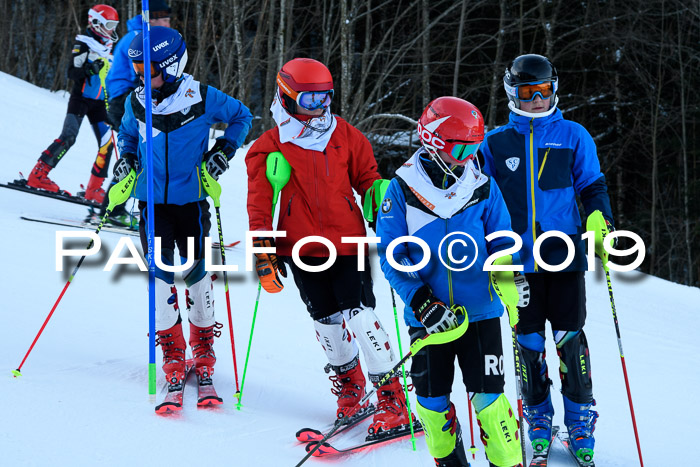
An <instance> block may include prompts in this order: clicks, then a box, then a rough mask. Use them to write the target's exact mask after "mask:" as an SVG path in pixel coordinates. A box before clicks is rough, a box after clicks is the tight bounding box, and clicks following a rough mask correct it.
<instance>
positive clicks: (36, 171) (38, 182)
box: [27, 159, 61, 193]
mask: <svg viewBox="0 0 700 467" xmlns="http://www.w3.org/2000/svg"><path fill="white" fill-rule="evenodd" d="M52 169H53V167H51V166H50V165H49V164H47V163H46V162H44V161H42V160H41V159H39V160H38V161H37V163H36V165H35V166H34V168H33V169H32V173H31V174H29V178H28V179H27V186H30V187H32V188H40V189H42V190H46V191H50V192H52V193H58V192H59V191H61V189H60V188H58V185H56V184H55V183H54V182H53V181H52V180H51V179H50V178H49V172H51V170H52Z"/></svg>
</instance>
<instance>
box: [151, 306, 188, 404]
mask: <svg viewBox="0 0 700 467" xmlns="http://www.w3.org/2000/svg"><path fill="white" fill-rule="evenodd" d="M178 321H179V320H178ZM156 336H157V340H156V345H160V346H161V348H162V349H163V372H165V381H166V382H167V383H168V391H175V390H180V389H181V388H182V385H183V384H184V382H185V348H186V347H187V344H185V338H184V337H183V336H182V323H180V322H178V323H177V324H175V326H173V327H171V328H170V329H166V330H164V331H156Z"/></svg>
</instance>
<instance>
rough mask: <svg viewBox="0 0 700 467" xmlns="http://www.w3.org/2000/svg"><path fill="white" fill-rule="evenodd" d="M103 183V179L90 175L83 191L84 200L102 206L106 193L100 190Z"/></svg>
mask: <svg viewBox="0 0 700 467" xmlns="http://www.w3.org/2000/svg"><path fill="white" fill-rule="evenodd" d="M104 181H105V179H104V178H100V177H98V176H97V175H94V174H91V175H90V181H89V182H88V186H87V188H86V189H85V199H86V200H88V201H94V202H95V203H100V204H102V201H104V199H105V195H106V192H105V191H104V189H102V183H103V182H104Z"/></svg>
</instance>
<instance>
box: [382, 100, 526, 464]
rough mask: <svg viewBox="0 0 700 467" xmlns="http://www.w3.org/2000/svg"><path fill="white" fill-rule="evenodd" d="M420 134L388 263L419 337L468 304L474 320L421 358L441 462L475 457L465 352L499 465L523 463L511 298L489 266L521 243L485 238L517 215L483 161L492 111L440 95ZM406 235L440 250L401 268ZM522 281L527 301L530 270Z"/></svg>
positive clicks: (410, 251)
mask: <svg viewBox="0 0 700 467" xmlns="http://www.w3.org/2000/svg"><path fill="white" fill-rule="evenodd" d="M418 133H419V136H420V139H421V143H422V146H423V147H422V148H421V149H419V150H418V151H417V152H416V153H415V154H414V155H413V157H411V159H409V160H408V161H407V162H406V163H405V164H404V165H403V166H402V167H401V168H399V169H398V170H397V171H396V177H395V178H394V179H393V180H392V181H391V183H390V184H389V187H388V189H387V191H386V194H385V195H384V199H383V201H382V204H381V207H380V209H379V211H380V212H379V217H378V221H377V236H378V237H380V238H381V242H380V244H379V248H378V249H379V255H380V260H381V267H382V271H383V272H384V275H385V276H386V278H387V279H388V280H389V283H390V284H391V285H392V287H394V289H396V291H397V292H398V294H399V296H400V297H401V299H402V300H403V302H404V303H405V304H406V305H405V308H404V319H405V321H406V324H407V325H408V326H409V333H410V336H411V341H412V342H414V341H415V340H416V339H419V338H421V337H423V336H425V335H426V333H435V332H441V331H446V330H449V329H452V328H454V327H456V326H457V325H458V323H459V321H460V320H461V319H464V318H465V317H463V316H462V317H461V316H460V315H459V314H458V313H456V312H455V310H456V309H459V308H460V306H461V307H463V308H464V309H466V313H467V315H468V317H467V318H466V319H468V320H469V327H468V329H467V332H466V333H465V334H464V335H463V336H462V337H461V338H459V339H458V340H456V341H454V342H451V343H448V344H442V345H432V346H428V347H426V348H424V349H423V350H421V351H420V352H419V353H418V354H416V355H415V356H414V357H413V362H412V366H411V377H412V380H413V385H414V387H415V388H416V394H417V396H418V407H417V411H418V415H419V416H420V418H421V423H422V425H423V427H424V429H425V434H426V442H427V444H428V449H429V451H430V453H431V455H432V456H433V457H434V458H435V463H436V465H437V466H438V467H448V466H449V467H455V466H458V467H463V466H468V465H469V463H468V462H467V459H466V454H465V451H464V445H463V442H462V437H461V428H460V425H459V422H458V421H457V417H456V415H455V407H454V404H453V403H452V402H451V401H450V393H451V391H452V382H453V379H454V360H455V356H456V357H457V360H458V362H459V366H460V368H461V370H462V375H463V380H464V384H465V386H466V387H467V391H468V392H469V397H470V399H471V400H472V402H473V403H474V407H475V409H476V413H477V418H478V420H479V424H480V426H481V429H482V440H483V441H484V446H485V450H486V455H487V457H488V459H489V461H490V463H491V464H490V465H492V466H499V467H510V466H514V465H519V464H520V462H521V450H520V444H519V443H518V435H517V431H518V426H517V421H516V419H515V418H514V417H513V411H512V409H511V406H510V404H509V403H508V400H507V399H506V397H505V395H504V394H503V386H504V375H503V348H502V345H501V329H500V320H499V318H500V317H501V315H502V314H503V305H502V304H501V302H500V300H499V298H498V296H497V294H496V292H495V290H494V287H493V286H492V285H491V283H490V280H489V274H488V273H487V272H485V271H484V269H483V268H484V264H485V262H486V259H487V257H488V256H490V255H493V254H494V253H497V252H499V251H502V250H504V249H505V248H508V247H510V246H512V245H513V240H512V239H510V238H508V237H503V236H502V237H497V238H494V239H492V240H491V241H490V242H487V241H486V240H485V237H486V236H487V235H489V234H491V233H494V232H498V231H504V230H505V231H509V230H510V217H509V215H508V210H507V208H506V205H505V203H504V202H503V198H502V196H501V192H500V190H499V188H498V186H497V185H496V184H495V183H494V182H493V180H492V179H491V178H490V177H487V176H486V175H484V174H483V173H481V171H480V170H479V168H478V163H477V161H476V159H475V156H476V154H477V150H478V148H479V145H480V143H481V142H482V140H483V138H484V121H483V117H482V116H481V113H480V112H479V110H478V109H477V108H476V107H475V106H474V105H472V104H470V103H469V102H467V101H464V100H462V99H458V98H456V97H440V98H438V99H435V100H434V101H432V102H431V103H430V104H428V107H427V108H426V109H425V111H424V112H423V115H422V116H421V118H420V120H419V123H418ZM404 236H413V237H417V238H419V239H422V240H423V241H424V242H426V243H427V245H428V247H429V250H430V259H429V261H427V264H425V265H424V266H423V267H422V268H421V269H419V270H417V271H414V272H402V271H400V270H398V269H396V268H395V266H394V265H392V264H391V263H390V261H389V256H387V247H388V246H389V244H390V243H392V241H393V240H395V239H397V238H399V237H404ZM391 257H393V258H394V261H395V262H396V263H395V264H398V265H401V266H415V265H419V264H420V263H421V261H422V260H423V258H424V253H423V250H422V248H421V247H420V246H419V245H417V244H416V243H413V242H402V243H398V244H397V246H396V247H395V248H394V249H393V254H392V255H391ZM510 262H511V264H512V258H511V259H510ZM516 262H517V257H516ZM510 280H511V281H513V279H512V276H511V279H510ZM519 287H520V288H519V292H522V303H519V304H520V305H523V304H525V303H526V302H527V298H526V289H527V283H526V281H525V280H524V276H521V278H520V280H519ZM510 319H511V321H512V325H514V324H515V323H516V322H517V311H515V310H514V311H513V315H512V316H510Z"/></svg>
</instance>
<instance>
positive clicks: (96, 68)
mask: <svg viewBox="0 0 700 467" xmlns="http://www.w3.org/2000/svg"><path fill="white" fill-rule="evenodd" d="M103 66H105V62H104V60H102V59H101V58H98V59H97V60H95V61H94V62H92V63H88V65H87V67H86V69H85V74H87V75H88V76H93V75H96V74H99V73H100V70H101V69H102V67H103Z"/></svg>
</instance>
